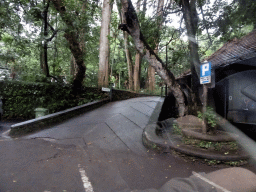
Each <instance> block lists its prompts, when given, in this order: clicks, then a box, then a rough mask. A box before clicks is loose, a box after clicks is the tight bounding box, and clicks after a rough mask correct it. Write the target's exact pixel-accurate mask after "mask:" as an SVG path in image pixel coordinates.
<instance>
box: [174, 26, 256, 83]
mask: <svg viewBox="0 0 256 192" xmlns="http://www.w3.org/2000/svg"><path fill="white" fill-rule="evenodd" d="M254 57H256V30H253V31H252V32H251V33H249V34H248V35H246V36H244V37H242V38H241V39H237V38H235V39H233V40H231V41H229V42H227V43H225V44H224V45H223V46H222V47H221V48H220V49H218V50H217V51H216V52H215V53H213V54H212V55H211V56H209V57H208V58H206V59H204V60H203V61H202V63H203V62H204V61H208V62H211V64H212V67H220V66H226V65H230V64H233V63H241V64H242V63H243V61H246V60H249V59H251V58H254ZM250 64H251V65H254V66H256V59H255V61H253V62H251V63H250ZM190 74H191V72H190V70H188V71H186V72H184V73H183V74H181V75H180V76H179V77H178V78H177V79H179V78H182V77H184V76H187V75H190Z"/></svg>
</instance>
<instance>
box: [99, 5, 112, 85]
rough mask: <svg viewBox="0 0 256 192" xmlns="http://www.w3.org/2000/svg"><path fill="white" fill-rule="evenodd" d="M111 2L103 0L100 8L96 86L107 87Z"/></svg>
mask: <svg viewBox="0 0 256 192" xmlns="http://www.w3.org/2000/svg"><path fill="white" fill-rule="evenodd" d="M111 10H112V3H111V1H110V0H104V2H103V8H102V21H101V33H100V52H99V73H98V86H99V87H104V86H105V87H108V84H109V81H108V78H109V40H108V37H109V34H110V18H111Z"/></svg>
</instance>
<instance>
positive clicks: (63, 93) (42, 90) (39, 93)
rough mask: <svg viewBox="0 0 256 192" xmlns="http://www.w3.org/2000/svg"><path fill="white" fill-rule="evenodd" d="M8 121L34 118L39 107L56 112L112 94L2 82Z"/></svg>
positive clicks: (5, 114)
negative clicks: (79, 92) (9, 119)
mask: <svg viewBox="0 0 256 192" xmlns="http://www.w3.org/2000/svg"><path fill="white" fill-rule="evenodd" d="M0 91H1V96H2V98H3V110H4V118H23V119H32V118H34V117H35V112H34V110H35V109H36V108H38V107H43V108H47V109H48V110H49V112H50V113H55V112H58V111H61V110H65V109H67V108H71V107H75V106H78V105H82V104H85V103H88V102H91V101H94V100H99V99H103V98H106V97H107V96H108V95H107V94H105V93H102V92H101V90H99V89H96V88H84V91H83V93H82V94H80V95H78V96H76V97H75V96H74V95H72V94H71V93H72V90H71V87H70V86H67V85H65V86H63V85H58V84H55V83H27V82H20V81H4V82H0Z"/></svg>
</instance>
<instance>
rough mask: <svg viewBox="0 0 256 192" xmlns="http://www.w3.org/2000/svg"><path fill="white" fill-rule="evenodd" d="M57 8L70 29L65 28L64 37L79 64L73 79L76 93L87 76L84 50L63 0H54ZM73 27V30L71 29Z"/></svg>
mask: <svg viewBox="0 0 256 192" xmlns="http://www.w3.org/2000/svg"><path fill="white" fill-rule="evenodd" d="M52 2H53V5H54V7H55V9H56V10H57V11H58V12H59V13H60V16H61V18H62V20H63V21H64V22H65V23H66V25H67V27H68V29H67V30H65V34H64V37H65V38H66V40H67V41H68V43H69V48H70V50H71V53H72V54H73V56H74V58H75V61H76V64H77V66H78V72H77V75H76V77H75V78H74V80H73V90H74V91H75V93H77V91H80V90H81V88H82V83H83V80H84V78H85V70H86V67H85V65H84V60H83V52H82V50H81V49H80V47H79V41H78V39H77V34H76V32H75V30H74V29H75V27H74V25H73V21H72V17H71V15H69V14H68V13H67V11H66V7H65V5H64V3H63V2H62V0H52ZM70 29H72V30H70Z"/></svg>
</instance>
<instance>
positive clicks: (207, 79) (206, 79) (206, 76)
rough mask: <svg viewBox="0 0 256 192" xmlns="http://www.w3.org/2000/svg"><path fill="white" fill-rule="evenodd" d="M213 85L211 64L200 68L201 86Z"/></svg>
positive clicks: (204, 64) (205, 64)
mask: <svg viewBox="0 0 256 192" xmlns="http://www.w3.org/2000/svg"><path fill="white" fill-rule="evenodd" d="M206 83H211V62H207V63H203V64H202V65H201V66H200V84H206Z"/></svg>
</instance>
